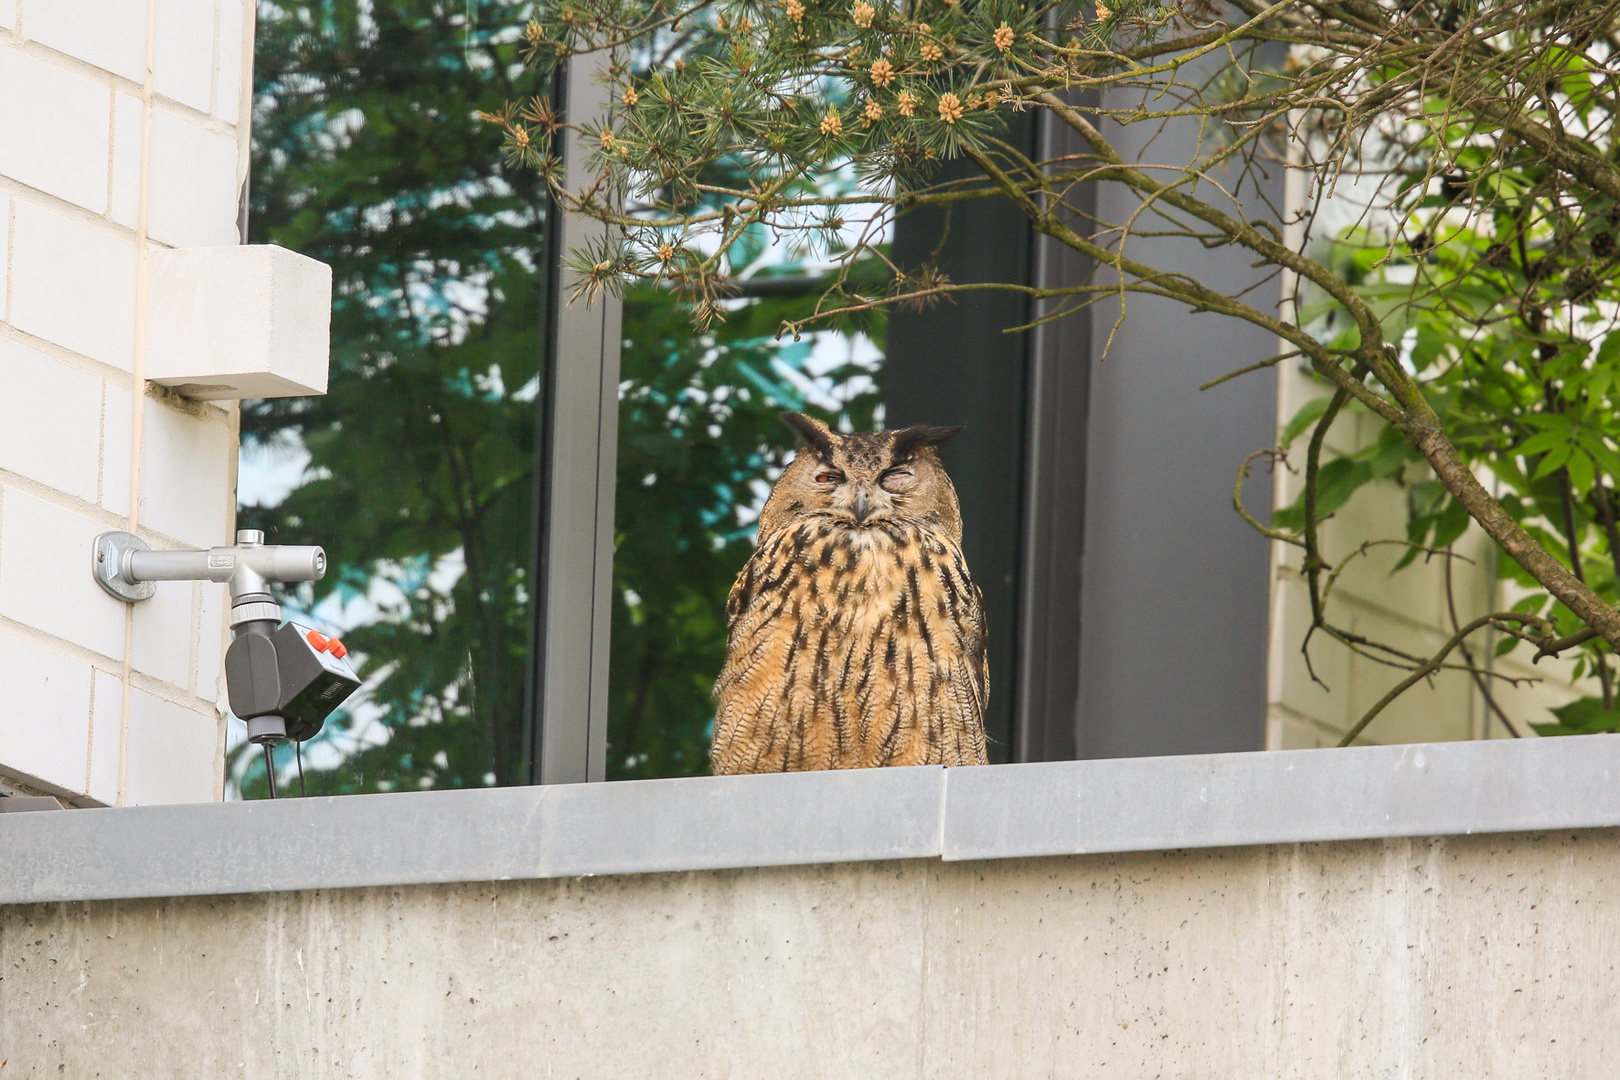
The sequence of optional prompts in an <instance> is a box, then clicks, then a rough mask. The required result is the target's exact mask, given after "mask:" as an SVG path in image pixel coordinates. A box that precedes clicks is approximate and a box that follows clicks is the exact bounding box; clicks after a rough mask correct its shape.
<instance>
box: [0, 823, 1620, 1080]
mask: <svg viewBox="0 0 1620 1080" xmlns="http://www.w3.org/2000/svg"><path fill="white" fill-rule="evenodd" d="M19 816H22V815H19ZM49 816H52V817H56V816H59V815H49ZM1617 886H1620V831H1616V830H1589V831H1584V832H1559V833H1545V834H1521V835H1511V836H1491V837H1481V836H1475V837H1454V838H1449V839H1428V840H1425V839H1394V840H1374V841H1353V842H1341V843H1326V844H1305V845H1277V846H1270V847H1246V848H1226V849H1209V850H1200V851H1190V852H1188V851H1182V852H1175V851H1171V852H1155V853H1127V854H1103V855H1084V856H1066V857H1059V858H1041V859H1007V860H998V861H986V862H959V863H945V862H938V861H934V860H911V861H903V862H880V863H857V864H835V865H825V866H814V867H786V868H770V869H755V870H720V871H699V872H689V873H671V874H649V875H640V876H619V877H598V878H568V879H552V880H537V881H524V882H505V883H494V884H459V885H422V886H411V887H400V888H375V889H352V890H324V891H305V892H285V893H273V894H258V895H242V896H237V897H228V898H220V897H196V898H188V899H153V900H138V901H97V902H78V903H60V904H37V905H21V906H12V907H7V908H3V909H0V1059H4V1060H6V1062H7V1065H6V1066H5V1072H4V1073H3V1075H4V1076H5V1077H62V1076H66V1077H75V1078H78V1077H84V1078H88V1077H97V1076H116V1077H171V1076H172V1077H224V1076H275V1077H288V1078H303V1077H309V1078H316V1077H319V1078H323V1080H325V1078H333V1077H388V1078H390V1080H407V1078H413V1077H449V1076H455V1077H468V1076H482V1075H489V1076H517V1075H524V1076H537V1077H586V1076H589V1077H773V1078H776V1077H801V1076H802V1077H892V1076H917V1077H1001V1076H1006V1077H1030V1076H1058V1077H1131V1078H1149V1077H1165V1078H1170V1077H1178V1078H1189V1080H1190V1078H1201V1077H1235V1078H1236V1077H1241V1078H1285V1077H1286V1078H1294V1077H1300V1078H1305V1077H1311V1078H1315V1077H1320V1078H1323V1080H1329V1078H1331V1080H1347V1078H1359V1077H1369V1078H1370V1077H1379V1078H1383V1077H1468V1078H1476V1077H1514V1078H1534V1077H1558V1078H1579V1077H1587V1078H1596V1077H1606V1076H1613V1075H1616V1070H1617V1067H1620V1027H1617V1026H1616V1025H1615V1023H1614V1020H1615V1018H1616V1016H1617V1015H1620V1008H1617V1006H1620V1001H1617V995H1620V989H1617V987H1620V982H1617V980H1616V961H1617V959H1620V937H1617V934H1616V932H1615V927H1616V926H1617V925H1620V888H1617Z"/></svg>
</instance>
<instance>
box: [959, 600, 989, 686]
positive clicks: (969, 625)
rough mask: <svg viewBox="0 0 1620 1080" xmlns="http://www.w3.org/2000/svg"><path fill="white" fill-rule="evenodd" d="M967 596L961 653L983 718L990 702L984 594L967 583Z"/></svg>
mask: <svg viewBox="0 0 1620 1080" xmlns="http://www.w3.org/2000/svg"><path fill="white" fill-rule="evenodd" d="M967 591H968V594H969V595H970V597H971V598H972V600H971V602H970V603H969V604H968V606H967V610H966V611H965V612H963V614H962V620H961V626H962V652H963V655H964V657H965V659H966V661H967V674H968V681H969V682H970V683H971V684H972V686H973V696H974V697H975V698H976V699H977V701H978V705H979V716H980V717H983V716H984V709H985V705H986V704H987V703H988V702H989V700H990V663H989V659H988V655H987V651H986V649H985V637H986V634H985V626H984V594H983V593H981V592H979V587H978V586H977V585H975V584H973V583H972V582H971V581H970V582H968V590H967Z"/></svg>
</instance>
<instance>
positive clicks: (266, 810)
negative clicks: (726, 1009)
mask: <svg viewBox="0 0 1620 1080" xmlns="http://www.w3.org/2000/svg"><path fill="white" fill-rule="evenodd" d="M199 771H200V770H199ZM1617 781H1620V735H1588V736H1583V737H1581V738H1578V739H1575V738H1571V739H1525V740H1521V741H1512V742H1509V741H1495V742H1473V743H1441V744H1434V745H1417V746H1379V747H1357V748H1352V749H1348V750H1295V751H1277V752H1271V753H1259V752H1257V753H1248V754H1205V755H1193V756H1188V757H1166V758H1132V759H1124V760H1102V761H1066V762H1042V763H1035V764H1023V765H989V766H980V767H976V768H967V769H943V768H940V767H938V766H920V767H917V768H908V769H853V770H843V771H836V772H817V773H792V774H780V773H778V774H767V775H760V776H724V777H689V778H683V779H669V780H635V781H623V782H618V783H611V784H555V785H550V786H545V787H520V788H498V789H488V788H486V789H480V790H462V791H441V792H411V793H400V794H390V795H351V796H343V797H340V798H310V799H282V800H278V801H269V800H256V801H253V802H231V803H223V804H220V803H216V804H212V805H197V806H146V807H134V808H124V809H108V810H77V811H74V812H73V813H71V814H6V815H4V817H3V818H0V867H3V868H4V871H5V872H3V873H0V904H17V903H36V902H41V901H54V900H115V899H137V898H142V897H174V896H204V895H219V894H227V893H252V892H269V891H291V890H297V889H333V888H362V887H373V886H392V885H424V884H435V883H448V882H471V881H500V880H525V879H534V878H555V877H578V876H584V875H590V874H638V873H650V872H664V871H682V870H725V869H745V868H751V867H763V866H803V865H810V864H820V863H849V862H872V861H878V860H885V859H921V858H939V859H943V860H945V861H946V862H953V861H971V860H977V859H1006V858H1026V857H1034V856H1049V855H1071V854H1072V855H1078V854H1094V853H1098V852H1105V851H1161V850H1167V849H1181V848H1202V847H1238V846H1243V845H1254V844H1279V843H1298V842H1303V841H1331V840H1368V839H1383V838H1389V837H1398V836H1450V835H1466V834H1469V833H1516V832H1535V831H1540V830H1556V829H1594V828H1608V827H1620V783H1617ZM0 1080H3V1078H0Z"/></svg>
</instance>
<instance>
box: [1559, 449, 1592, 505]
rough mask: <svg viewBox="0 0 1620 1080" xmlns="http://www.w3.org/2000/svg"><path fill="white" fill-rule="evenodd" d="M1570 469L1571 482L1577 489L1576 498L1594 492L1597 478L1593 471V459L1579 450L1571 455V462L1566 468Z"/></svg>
mask: <svg viewBox="0 0 1620 1080" xmlns="http://www.w3.org/2000/svg"><path fill="white" fill-rule="evenodd" d="M1565 468H1567V469H1569V482H1570V484H1571V485H1572V486H1573V487H1574V488H1575V497H1576V498H1582V497H1584V496H1585V494H1586V493H1587V492H1588V491H1591V490H1592V487H1593V485H1594V484H1595V483H1596V476H1595V474H1594V473H1593V470H1592V459H1591V458H1590V457H1588V456H1587V455H1586V454H1584V453H1582V452H1581V451H1579V450H1577V451H1575V452H1574V453H1572V454H1570V455H1569V462H1568V464H1567V465H1566V466H1565Z"/></svg>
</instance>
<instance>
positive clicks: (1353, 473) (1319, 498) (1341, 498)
mask: <svg viewBox="0 0 1620 1080" xmlns="http://www.w3.org/2000/svg"><path fill="white" fill-rule="evenodd" d="M1372 478H1373V474H1372V467H1371V466H1370V465H1368V464H1367V463H1366V462H1365V461H1355V460H1353V459H1351V458H1336V459H1334V460H1333V461H1330V462H1328V463H1327V464H1326V465H1324V466H1322V468H1321V469H1320V470H1318V472H1317V474H1316V516H1317V519H1318V520H1320V519H1322V518H1325V517H1327V516H1328V515H1329V514H1331V513H1333V511H1335V510H1337V509H1338V508H1339V507H1341V506H1343V505H1344V504H1345V503H1346V502H1348V501H1349V499H1350V496H1352V495H1354V494H1355V493H1356V492H1357V491H1358V490H1359V489H1360V488H1361V486H1362V485H1363V484H1365V483H1366V482H1367V481H1369V480H1371V479H1372Z"/></svg>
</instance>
